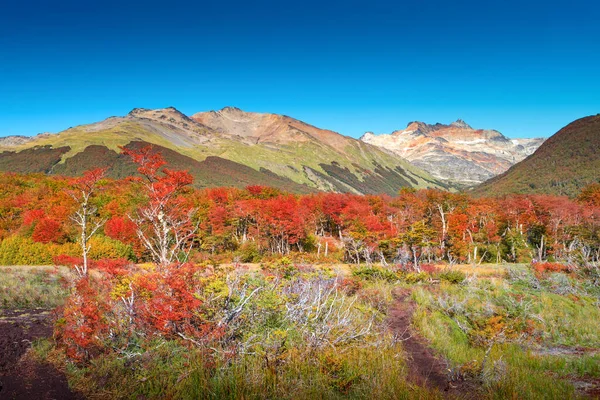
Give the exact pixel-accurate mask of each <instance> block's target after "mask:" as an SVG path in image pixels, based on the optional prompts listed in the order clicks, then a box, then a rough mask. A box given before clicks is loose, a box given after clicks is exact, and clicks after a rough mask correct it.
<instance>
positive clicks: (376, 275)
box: [352, 267, 398, 282]
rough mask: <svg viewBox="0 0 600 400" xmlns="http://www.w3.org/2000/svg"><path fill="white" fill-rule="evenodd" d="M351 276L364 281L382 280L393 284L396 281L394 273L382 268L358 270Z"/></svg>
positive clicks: (396, 276)
mask: <svg viewBox="0 0 600 400" xmlns="http://www.w3.org/2000/svg"><path fill="white" fill-rule="evenodd" d="M352 275H354V276H355V277H357V278H360V279H363V280H365V281H375V280H384V281H388V282H393V281H397V280H398V275H396V273H394V272H392V271H390V270H389V269H385V268H382V267H362V268H358V269H355V270H354V271H353V272H352Z"/></svg>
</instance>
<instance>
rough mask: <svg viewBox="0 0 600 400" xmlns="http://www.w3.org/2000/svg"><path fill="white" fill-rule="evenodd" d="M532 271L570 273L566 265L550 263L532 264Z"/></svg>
mask: <svg viewBox="0 0 600 400" xmlns="http://www.w3.org/2000/svg"><path fill="white" fill-rule="evenodd" d="M532 267H533V269H535V270H536V271H537V272H539V273H543V272H570V268H569V266H568V265H564V264H561V263H552V262H540V263H535V264H532Z"/></svg>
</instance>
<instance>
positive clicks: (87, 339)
mask: <svg viewBox="0 0 600 400" xmlns="http://www.w3.org/2000/svg"><path fill="white" fill-rule="evenodd" d="M107 311H108V304H107V301H105V298H104V296H102V294H101V291H99V290H97V288H96V287H94V285H93V283H92V282H91V281H90V279H88V278H84V279H80V280H79V281H77V283H76V285H75V290H74V291H73V293H72V294H71V295H70V296H69V297H68V298H67V300H66V302H65V305H64V309H63V318H62V319H61V320H59V322H58V323H57V325H56V329H55V335H56V337H57V339H58V341H59V343H62V344H63V345H64V346H65V348H66V352H67V355H68V356H69V357H70V358H71V359H73V360H77V361H84V360H86V359H88V358H89V357H90V355H91V353H93V352H96V351H99V350H100V349H101V348H102V343H101V341H102V337H103V336H104V335H105V334H106V332H107V330H108V325H107V324H106V322H105V318H104V315H105V313H106V312H107Z"/></svg>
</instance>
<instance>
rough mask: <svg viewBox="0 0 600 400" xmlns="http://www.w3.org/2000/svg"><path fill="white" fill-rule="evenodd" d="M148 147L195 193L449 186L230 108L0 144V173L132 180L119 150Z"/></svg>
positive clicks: (354, 143)
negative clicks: (94, 173) (91, 172)
mask: <svg viewBox="0 0 600 400" xmlns="http://www.w3.org/2000/svg"><path fill="white" fill-rule="evenodd" d="M144 144H152V145H153V146H154V147H155V148H156V149H157V150H159V151H161V152H163V154H164V155H165V158H166V159H167V161H168V162H169V163H170V164H172V165H173V166H175V167H177V168H182V169H188V170H189V171H190V172H191V173H192V175H194V177H195V184H196V186H198V187H208V186H236V187H244V186H247V185H250V184H260V185H269V186H274V187H278V188H281V189H284V190H288V191H292V192H296V193H305V192H311V191H317V190H326V191H336V192H348V193H362V194H368V193H388V194H395V193H397V191H398V190H399V189H400V188H402V187H407V186H409V187H416V188H424V187H434V188H443V189H448V188H449V187H450V186H449V185H448V184H447V183H444V182H441V181H440V180H437V179H435V178H433V177H432V176H431V175H429V174H428V173H426V172H424V171H423V170H421V169H420V168H417V167H414V166H413V165H411V164H410V163H409V162H407V161H405V160H403V159H401V158H398V157H396V156H394V155H392V154H390V153H389V152H387V151H384V150H382V149H380V148H378V147H376V146H373V145H370V144H367V143H364V142H361V141H359V140H356V139H353V138H350V137H347V136H343V135H340V134H338V133H336V132H333V131H329V130H324V129H320V128H317V127H314V126H312V125H309V124H306V123H304V122H302V121H299V120H296V119H294V118H290V117H287V116H284V115H277V114H262V113H252V112H245V111H242V110H240V109H238V108H234V107H225V108H223V109H222V110H218V111H209V112H201V113H197V114H194V115H192V116H191V117H189V116H187V115H185V114H183V113H181V112H179V111H178V110H177V109H175V108H173V107H169V108H164V109H157V110H149V109H143V108H137V109H134V110H132V111H131V112H130V113H129V114H128V115H126V116H123V117H110V118H107V119H105V120H103V121H100V122H96V123H93V124H89V125H81V126H77V127H73V128H70V129H67V130H65V131H63V132H60V133H57V134H40V135H37V136H34V137H32V138H25V139H23V138H19V139H6V140H3V141H0V151H2V153H0V171H14V172H44V173H51V174H66V175H79V174H81V173H82V172H83V171H84V170H86V169H88V168H91V167H95V166H109V167H110V169H109V174H110V175H111V176H113V177H123V176H127V175H130V174H133V173H135V168H134V166H133V165H131V163H130V162H129V161H128V160H127V159H126V158H124V157H123V156H121V155H120V154H119V153H120V150H119V146H126V147H127V146H129V147H131V146H134V147H135V146H143V145H144Z"/></svg>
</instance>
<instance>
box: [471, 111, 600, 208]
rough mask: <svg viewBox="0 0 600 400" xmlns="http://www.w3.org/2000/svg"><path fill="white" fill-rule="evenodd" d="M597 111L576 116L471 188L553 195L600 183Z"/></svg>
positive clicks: (476, 191)
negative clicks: (516, 160) (531, 150)
mask: <svg viewBox="0 0 600 400" xmlns="http://www.w3.org/2000/svg"><path fill="white" fill-rule="evenodd" d="M599 171H600V114H596V115H590V116H587V117H583V118H580V119H577V120H575V121H573V122H571V123H569V124H567V125H566V126H564V127H563V128H561V129H560V130H559V131H558V132H556V133H555V134H554V135H552V136H551V137H550V138H548V139H547V140H546V141H545V142H544V143H543V144H542V145H541V146H540V147H539V148H538V149H537V150H536V151H535V152H534V153H533V154H531V155H530V156H528V157H527V158H525V159H524V160H522V161H521V162H519V163H517V164H515V165H513V166H512V167H511V168H510V169H508V170H507V171H506V172H504V173H503V174H501V175H498V176H496V177H494V178H492V179H490V180H488V181H486V182H484V183H483V184H481V185H480V186H478V187H476V188H474V189H473V191H472V192H473V193H474V194H477V195H489V196H497V195H505V194H510V193H522V194H554V195H566V196H570V197H573V196H576V195H577V194H578V193H579V192H580V190H581V189H583V188H584V187H585V186H586V185H589V184H591V183H596V182H600V172H599Z"/></svg>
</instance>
